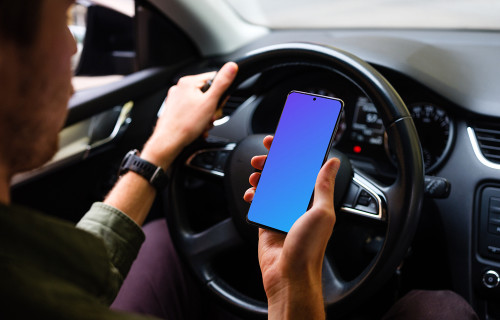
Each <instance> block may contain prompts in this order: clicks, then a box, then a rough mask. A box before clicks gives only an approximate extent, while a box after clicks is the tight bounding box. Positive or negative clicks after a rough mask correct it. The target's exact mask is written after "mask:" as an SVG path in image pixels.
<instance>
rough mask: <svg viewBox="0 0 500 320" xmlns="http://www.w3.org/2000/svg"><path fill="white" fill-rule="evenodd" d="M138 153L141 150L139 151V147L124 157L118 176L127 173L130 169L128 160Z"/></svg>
mask: <svg viewBox="0 0 500 320" xmlns="http://www.w3.org/2000/svg"><path fill="white" fill-rule="evenodd" d="M137 154H139V151H137V149H134V150H130V151H129V152H127V154H126V155H125V157H123V160H122V163H121V164H120V169H119V171H118V176H121V175H122V174H124V173H126V172H127V171H128V170H129V169H130V168H129V165H128V162H129V160H130V159H132V157H133V156H135V155H137Z"/></svg>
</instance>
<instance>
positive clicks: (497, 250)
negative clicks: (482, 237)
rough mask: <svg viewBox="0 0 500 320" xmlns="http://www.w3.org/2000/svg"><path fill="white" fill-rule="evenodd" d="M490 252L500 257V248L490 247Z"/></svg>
mask: <svg viewBox="0 0 500 320" xmlns="http://www.w3.org/2000/svg"><path fill="white" fill-rule="evenodd" d="M488 251H489V252H490V253H493V254H499V255H500V248H498V247H495V246H488Z"/></svg>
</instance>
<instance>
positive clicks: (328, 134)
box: [247, 91, 342, 232]
mask: <svg viewBox="0 0 500 320" xmlns="http://www.w3.org/2000/svg"><path fill="white" fill-rule="evenodd" d="M313 99H315V100H313ZM341 111H342V101H341V100H337V99H330V98H327V97H322V96H315V95H310V94H306V93H301V92H297V91H292V92H291V93H290V94H289V95H288V97H287V100H286V103H285V107H284V109H283V112H282V114H281V118H280V120H279V123H278V127H277V129H276V133H275V135H274V140H273V143H272V146H271V149H270V150H269V153H268V157H267V160H266V163H265V165H264V169H263V170H262V175H261V177H260V180H259V184H258V186H257V190H256V192H255V196H254V199H253V201H252V204H251V206H250V210H249V211H248V216H247V219H248V221H249V222H250V223H254V224H257V225H259V226H261V227H267V228H271V229H276V230H279V231H283V232H288V231H289V230H290V228H291V227H292V225H293V224H294V222H295V221H296V220H297V219H298V218H299V217H300V216H301V215H302V214H304V213H305V212H306V211H307V209H308V207H309V202H310V200H311V196H312V194H313V191H314V185H315V183H316V177H317V176H318V173H319V170H320V169H321V166H322V165H323V162H324V160H325V156H326V153H327V151H328V149H329V145H330V141H331V139H332V137H333V134H334V132H335V127H336V124H337V122H338V118H339V116H340V113H341Z"/></svg>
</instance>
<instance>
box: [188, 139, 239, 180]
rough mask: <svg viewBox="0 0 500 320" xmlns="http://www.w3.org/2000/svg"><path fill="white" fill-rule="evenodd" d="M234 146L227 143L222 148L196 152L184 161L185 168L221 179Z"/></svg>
mask: <svg viewBox="0 0 500 320" xmlns="http://www.w3.org/2000/svg"><path fill="white" fill-rule="evenodd" d="M235 146H236V144H235V143H229V144H227V145H226V146H224V147H215V148H205V149H201V150H198V151H196V152H194V153H193V154H192V155H191V156H190V157H189V158H188V159H187V160H186V166H187V167H189V168H192V169H194V170H197V171H201V172H204V173H207V174H209V175H212V176H215V177H218V178H223V177H224V167H225V165H226V162H227V159H228V158H229V155H230V154H231V151H233V149H234V147H235Z"/></svg>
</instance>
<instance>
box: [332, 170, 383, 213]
mask: <svg viewBox="0 0 500 320" xmlns="http://www.w3.org/2000/svg"><path fill="white" fill-rule="evenodd" d="M352 181H353V182H354V183H356V184H357V185H358V186H359V187H361V188H362V189H364V190H365V191H366V192H368V193H370V194H371V195H372V196H373V198H375V201H376V202H377V206H378V213H377V214H373V213H369V212H365V211H362V210H359V209H354V208H349V207H341V208H340V210H341V211H343V212H347V213H352V214H356V215H360V216H363V217H367V218H371V219H374V220H385V205H386V203H387V201H386V199H385V196H384V195H383V194H382V193H381V192H380V193H378V192H377V190H378V188H376V187H375V186H374V185H373V184H372V183H371V182H370V181H368V180H367V179H365V178H363V176H361V175H359V174H358V173H356V172H354V176H353V178H352Z"/></svg>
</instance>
